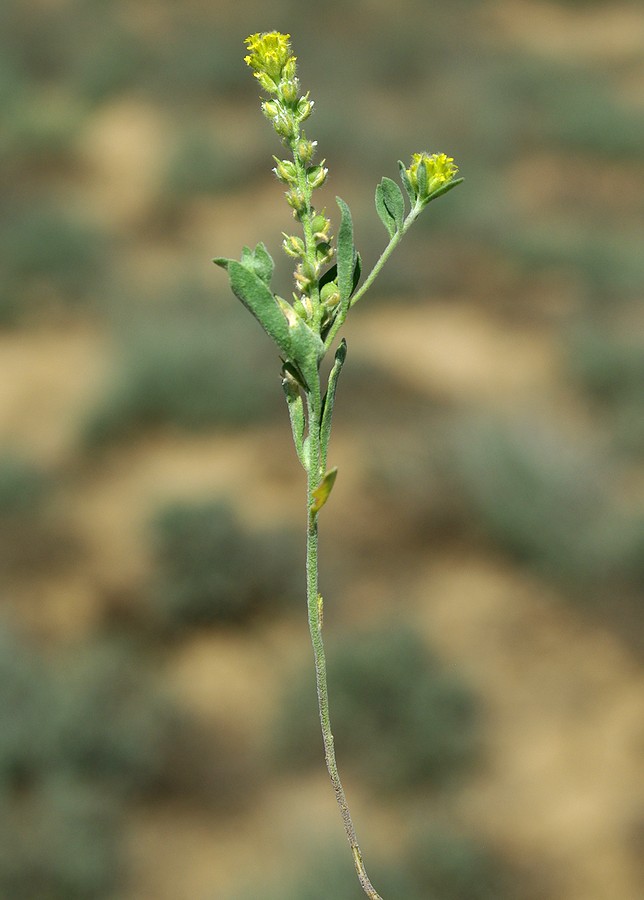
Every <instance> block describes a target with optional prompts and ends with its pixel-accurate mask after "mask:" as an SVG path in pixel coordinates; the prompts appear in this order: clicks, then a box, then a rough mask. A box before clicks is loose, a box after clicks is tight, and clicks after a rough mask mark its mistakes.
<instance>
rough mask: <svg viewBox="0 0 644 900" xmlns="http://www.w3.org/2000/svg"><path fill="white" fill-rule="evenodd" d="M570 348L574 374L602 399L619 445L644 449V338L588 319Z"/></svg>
mask: <svg viewBox="0 0 644 900" xmlns="http://www.w3.org/2000/svg"><path fill="white" fill-rule="evenodd" d="M568 350H569V364H570V368H571V370H572V372H573V375H574V376H575V377H576V378H577V379H578V381H580V382H581V384H582V385H583V387H584V388H585V389H586V390H587V391H588V392H589V393H590V394H591V395H592V396H593V397H595V398H597V399H598V400H599V401H601V402H602V404H603V406H604V409H605V411H606V412H607V414H608V417H609V420H610V424H611V428H610V430H611V434H612V436H613V438H614V440H615V443H616V445H617V447H619V448H620V449H625V450H627V451H632V452H639V453H641V452H644V391H643V390H642V385H644V341H642V340H641V339H638V337H637V336H634V335H631V336H630V337H629V338H628V339H626V338H623V339H619V338H617V337H616V336H615V335H614V334H611V329H610V326H606V325H605V326H604V327H599V326H596V325H594V324H591V323H589V322H586V323H584V325H583V326H581V327H578V328H577V329H576V330H575V331H574V332H573V333H572V334H571V335H570V339H569V343H568Z"/></svg>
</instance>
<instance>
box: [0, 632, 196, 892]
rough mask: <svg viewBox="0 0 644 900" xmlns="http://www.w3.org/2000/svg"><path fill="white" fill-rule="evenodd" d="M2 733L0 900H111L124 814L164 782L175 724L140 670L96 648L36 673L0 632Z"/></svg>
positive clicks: (136, 662) (31, 655) (28, 654)
mask: <svg viewBox="0 0 644 900" xmlns="http://www.w3.org/2000/svg"><path fill="white" fill-rule="evenodd" d="M0 721H2V723H3V725H2V728H1V729H0V896H2V897H7V898H9V897H10V898H11V900H23V898H24V900H34V898H38V900H74V898H78V900H85V898H88V900H90V898H102V897H108V896H109V897H113V896H115V894H114V893H113V891H114V889H115V888H116V887H117V885H118V883H119V882H120V879H121V877H122V871H121V862H122V860H121V851H120V837H119V835H120V833H121V832H122V829H123V810H124V808H125V803H126V802H131V801H132V799H134V798H137V797H141V796H142V794H143V792H146V791H147V792H149V791H150V790H152V789H153V788H155V787H156V786H157V785H158V784H159V783H160V781H161V780H162V779H163V778H166V779H167V778H168V771H167V769H168V767H169V765H170V763H171V760H172V759H173V745H174V742H175V735H176V733H177V731H178V730H179V726H181V725H182V724H183V723H182V721H181V720H180V719H179V716H178V713H177V712H176V711H175V710H174V708H173V707H172V706H171V705H170V703H169V701H168V700H167V699H165V698H164V697H162V696H161V695H160V693H159V692H158V690H156V689H154V688H153V687H152V686H151V683H150V681H149V679H148V675H147V672H146V660H145V659H142V658H141V656H140V654H138V653H136V652H135V650H134V648H132V647H131V646H127V645H123V644H113V643H105V644H100V645H88V646H87V647H85V648H83V649H82V650H80V651H78V650H77V651H75V652H74V653H73V654H65V655H64V656H61V657H59V658H55V659H53V660H49V661H45V660H44V659H43V658H42V657H41V656H40V654H38V653H37V652H36V651H35V650H33V649H31V648H30V646H29V645H28V644H27V643H26V642H25V641H23V640H20V639H19V637H18V635H17V634H16V633H14V631H13V630H12V629H10V628H8V627H7V626H6V625H3V626H2V627H0ZM181 730H182V733H183V729H181Z"/></svg>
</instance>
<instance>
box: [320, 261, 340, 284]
mask: <svg viewBox="0 0 644 900" xmlns="http://www.w3.org/2000/svg"><path fill="white" fill-rule="evenodd" d="M337 277H338V266H337V264H336V263H333V265H332V266H331V267H330V268H328V269H327V270H326V272H324V274H322V275H320V280H319V281H318V287H319V289H320V290H322V288H323V287H324V285H325V284H328V283H329V282H330V281H335V279H336V278H337Z"/></svg>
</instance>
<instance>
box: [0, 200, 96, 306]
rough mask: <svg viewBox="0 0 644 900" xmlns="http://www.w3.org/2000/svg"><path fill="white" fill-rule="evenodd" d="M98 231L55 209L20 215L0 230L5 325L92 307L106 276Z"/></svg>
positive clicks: (0, 286)
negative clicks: (50, 310)
mask: <svg viewBox="0 0 644 900" xmlns="http://www.w3.org/2000/svg"><path fill="white" fill-rule="evenodd" d="M103 252H104V243H103V239H102V238H101V236H100V235H99V233H98V232H97V231H96V229H95V228H94V227H93V226H89V225H88V224H86V223H83V222H81V221H79V220H78V219H76V218H74V217H71V216H70V215H69V214H67V213H63V212H62V211H60V210H57V209H54V208H41V207H34V208H31V209H18V210H16V211H14V212H13V214H12V215H10V216H5V219H4V221H3V222H2V224H1V225H0V271H2V276H1V279H0V324H2V323H5V324H6V323H12V322H14V321H16V320H18V319H21V318H23V317H24V316H25V315H28V314H29V313H31V312H33V311H34V310H36V311H37V310H39V309H42V308H43V307H47V306H50V305H51V304H52V303H53V305H54V306H55V307H56V306H65V305H69V304H72V305H73V304H76V303H79V302H80V301H87V300H88V299H89V294H90V292H91V291H92V290H93V289H95V287H96V283H97V279H98V277H99V275H100V273H101V271H102V265H103V261H104V258H103Z"/></svg>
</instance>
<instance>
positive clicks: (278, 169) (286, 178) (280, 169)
mask: <svg viewBox="0 0 644 900" xmlns="http://www.w3.org/2000/svg"><path fill="white" fill-rule="evenodd" d="M273 159H274V160H275V162H276V164H277V165H276V166H275V167H274V168H273V172H275V174H276V175H277V177H278V178H279V180H280V181H283V182H284V183H285V184H294V183H295V181H296V180H297V172H296V170H295V163H292V162H291V161H290V159H278V158H277V157H276V156H274V157H273Z"/></svg>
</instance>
